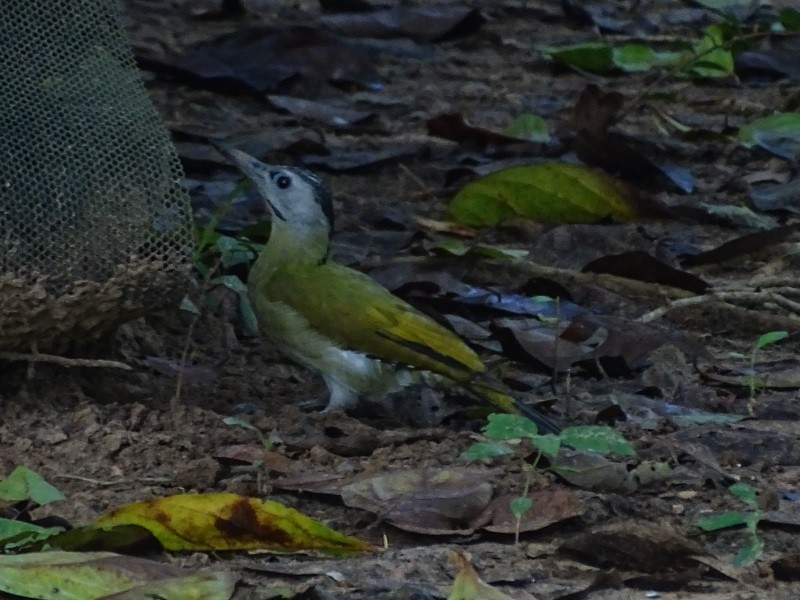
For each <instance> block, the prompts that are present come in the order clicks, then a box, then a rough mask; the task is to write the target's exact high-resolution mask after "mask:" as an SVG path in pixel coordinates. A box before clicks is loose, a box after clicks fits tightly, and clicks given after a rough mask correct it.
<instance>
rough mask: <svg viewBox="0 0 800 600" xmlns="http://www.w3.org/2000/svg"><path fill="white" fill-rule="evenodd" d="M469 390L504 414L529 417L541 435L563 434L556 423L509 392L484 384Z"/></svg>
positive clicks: (470, 387) (471, 385) (476, 385)
mask: <svg viewBox="0 0 800 600" xmlns="http://www.w3.org/2000/svg"><path fill="white" fill-rule="evenodd" d="M467 389H468V390H469V391H470V392H471V393H472V394H474V395H475V396H477V397H478V398H480V399H482V400H485V401H486V402H489V403H490V404H492V405H494V406H496V407H497V408H499V409H500V410H502V411H503V412H507V413H514V414H518V415H522V416H523V417H528V418H529V419H530V420H531V421H533V422H534V423H536V426H537V427H538V429H539V433H553V434H556V435H558V434H559V433H561V428H560V427H559V426H558V425H556V423H555V421H553V420H552V419H550V417H548V416H547V415H545V414H544V413H543V412H541V411H540V410H538V409H536V408H534V407H533V406H528V405H527V404H525V403H524V402H522V400H520V399H519V398H515V397H514V396H512V395H511V394H509V393H507V392H503V391H501V390H498V389H495V388H493V387H491V386H488V385H485V384H482V383H471V384H470V385H469V386H467Z"/></svg>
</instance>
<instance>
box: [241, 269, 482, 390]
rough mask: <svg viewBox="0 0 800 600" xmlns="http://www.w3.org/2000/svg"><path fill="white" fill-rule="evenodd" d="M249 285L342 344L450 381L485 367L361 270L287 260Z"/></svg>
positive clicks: (467, 377)
mask: <svg viewBox="0 0 800 600" xmlns="http://www.w3.org/2000/svg"><path fill="white" fill-rule="evenodd" d="M255 285H256V290H257V291H256V294H257V295H258V296H261V295H263V296H264V297H266V298H268V299H269V300H270V301H273V302H282V303H284V304H286V305H287V306H289V307H291V308H292V309H293V310H295V311H296V312H297V313H298V314H300V315H302V316H303V317H305V319H306V320H308V322H309V324H310V325H311V328H312V329H314V330H315V331H318V332H320V333H321V334H323V335H325V336H327V337H328V338H330V339H331V340H332V341H333V342H335V343H336V344H339V345H340V346H342V347H343V348H349V349H358V350H359V351H361V352H364V353H366V354H368V355H371V356H375V357H378V358H381V359H384V360H392V361H393V362H397V363H400V364H405V365H408V366H411V367H415V368H417V369H424V370H427V371H433V372H434V373H438V374H439V375H444V376H446V377H449V378H451V379H454V380H456V381H468V380H471V379H472V378H473V377H474V376H475V374H477V373H482V372H483V371H485V370H486V367H485V366H484V364H483V362H482V361H481V359H480V358H479V357H478V355H477V354H475V352H473V351H472V349H471V348H469V346H467V345H466V344H464V343H463V342H462V341H461V340H460V339H459V338H458V337H456V336H455V335H454V334H453V332H452V331H450V330H449V329H446V328H444V327H442V326H441V325H439V324H438V323H436V322H435V321H432V320H431V318H430V317H428V316H426V315H424V314H422V313H421V312H419V311H418V310H417V309H415V308H414V307H412V306H411V305H410V304H408V303H407V302H404V301H403V300H401V299H400V298H398V297H397V296H394V295H393V294H391V293H390V292H389V291H387V290H386V288H384V287H382V286H381V285H379V284H378V283H377V282H375V281H374V280H373V279H370V278H369V277H368V276H367V275H364V274H363V273H361V272H359V271H355V270H353V269H349V268H347V267H345V266H342V265H340V264H337V263H334V262H326V263H324V264H321V265H314V264H304V263H301V262H290V263H288V264H285V265H283V266H281V267H280V268H278V269H277V270H276V271H275V272H274V273H273V274H272V277H270V278H269V280H267V281H259V282H256V283H255Z"/></svg>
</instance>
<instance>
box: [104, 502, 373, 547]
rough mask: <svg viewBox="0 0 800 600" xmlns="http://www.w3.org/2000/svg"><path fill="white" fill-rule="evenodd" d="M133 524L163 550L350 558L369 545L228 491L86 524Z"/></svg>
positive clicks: (136, 507)
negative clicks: (303, 553)
mask: <svg viewBox="0 0 800 600" xmlns="http://www.w3.org/2000/svg"><path fill="white" fill-rule="evenodd" d="M122 525H138V526H140V527H143V528H145V529H147V530H148V531H150V532H151V533H152V534H153V536H154V537H155V538H156V539H158V541H159V542H160V543H161V545H162V546H163V547H164V549H165V550H179V551H184V550H189V551H211V550H268V551H273V552H300V551H306V550H318V551H321V552H326V553H328V554H335V555H341V554H350V553H355V552H361V551H365V550H371V549H373V547H372V546H371V545H370V544H368V543H367V542H364V541H362V540H359V539H358V538H354V537H351V536H348V535H344V534H342V533H339V532H337V531H334V530H333V529H330V528H329V527H326V526H325V525H323V524H322V523H320V522H319V521H315V520H314V519H311V518H309V517H307V516H305V515H303V514H302V513H300V512H298V511H296V510H294V509H292V508H288V507H286V506H284V505H282V504H279V503H278V502H273V501H271V500H261V499H259V498H251V497H247V496H240V495H238V494H230V493H212V494H178V495H175V496H167V497H165V498H154V499H152V500H144V501H141V502H135V503H133V504H127V505H125V506H122V507H120V508H118V509H116V510H114V511H112V512H110V513H108V514H106V515H103V516H101V517H98V518H97V519H96V520H95V521H94V522H93V523H92V524H91V525H90V527H91V528H95V529H109V528H113V527H117V526H122Z"/></svg>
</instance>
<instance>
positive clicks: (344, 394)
mask: <svg viewBox="0 0 800 600" xmlns="http://www.w3.org/2000/svg"><path fill="white" fill-rule="evenodd" d="M323 379H324V380H325V385H326V386H327V387H328V392H330V397H329V399H328V406H326V407H325V409H324V410H323V411H322V412H346V411H347V410H348V409H351V408H355V406H356V405H357V404H358V394H357V393H356V392H354V391H353V390H352V389H350V388H349V387H347V386H345V385H342V384H341V383H339V382H338V381H337V380H336V379H334V378H333V377H330V376H327V375H326V376H323Z"/></svg>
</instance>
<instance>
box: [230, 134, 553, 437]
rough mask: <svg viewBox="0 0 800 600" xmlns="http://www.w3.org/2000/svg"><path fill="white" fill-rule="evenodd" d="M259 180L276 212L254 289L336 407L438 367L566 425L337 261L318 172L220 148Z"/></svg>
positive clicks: (270, 328) (278, 341)
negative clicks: (500, 384) (492, 378)
mask: <svg viewBox="0 0 800 600" xmlns="http://www.w3.org/2000/svg"><path fill="white" fill-rule="evenodd" d="M217 147H218V149H219V150H220V151H221V152H222V153H223V154H225V155H226V156H227V157H228V158H230V159H231V160H232V161H233V162H234V163H235V164H236V165H237V166H238V167H239V168H240V169H241V170H242V171H243V172H244V173H245V175H247V176H248V177H249V178H250V179H251V180H252V181H253V182H254V183H255V185H256V187H257V188H258V191H259V192H260V194H261V195H262V196H263V197H264V199H265V200H266V202H267V204H268V206H269V208H270V211H271V212H272V231H271V234H270V239H269V241H268V243H267V245H266V246H265V248H264V250H263V251H262V253H261V254H260V255H259V257H258V259H257V260H256V263H255V264H254V265H253V268H252V269H251V272H250V275H249V280H248V292H249V296H250V300H251V302H252V304H253V308H254V310H255V312H256V315H257V317H258V320H259V324H260V326H261V328H262V331H263V333H264V335H265V336H266V337H268V338H270V339H271V340H272V341H273V343H274V344H275V345H276V346H277V348H278V349H279V350H280V351H282V352H283V353H284V354H285V355H287V356H288V357H290V358H291V359H293V360H295V361H296V362H298V363H300V364H302V365H304V366H306V367H308V368H310V369H312V370H314V371H316V372H318V373H319V374H321V375H322V376H323V378H324V379H325V382H326V384H327V386H328V389H329V391H330V394H331V397H330V401H329V405H328V406H329V408H347V407H348V406H351V405H352V404H353V402H355V401H356V400H357V399H358V397H359V396H373V397H375V398H378V399H380V398H382V397H384V396H386V395H388V394H390V393H394V392H397V391H400V390H402V389H403V388H405V387H407V386H408V385H409V384H411V383H413V382H415V381H418V380H419V376H418V374H419V373H432V374H435V375H436V376H440V377H443V378H445V379H447V380H450V381H452V382H454V383H458V384H459V385H461V386H462V387H463V388H464V389H466V390H467V391H469V392H470V393H471V394H472V395H474V396H476V397H478V398H482V399H483V400H485V401H487V402H489V403H491V404H493V405H495V406H497V407H498V408H500V409H501V410H503V411H506V412H521V413H523V414H525V415H526V416H528V417H530V418H532V419H533V420H535V421H536V422H537V423H538V424H539V426H540V428H541V429H543V430H545V431H549V432H555V431H558V427H557V426H556V425H555V424H554V423H553V422H552V421H550V420H549V419H548V418H547V417H545V416H544V415H543V414H542V413H540V412H539V411H538V410H536V409H534V408H531V407H528V406H526V405H524V404H522V403H521V402H519V401H518V400H517V399H516V398H514V397H513V396H512V395H510V394H508V393H507V392H505V391H502V390H499V389H497V388H496V386H495V385H494V384H492V383H491V382H487V381H485V377H484V375H485V372H486V366H485V365H484V363H483V362H482V361H481V359H480V357H478V355H477V354H476V353H475V352H474V351H473V350H472V349H471V348H470V347H469V346H467V345H466V344H465V343H464V342H463V341H462V340H461V339H460V338H459V337H458V336H457V335H455V334H454V333H453V332H452V331H450V330H449V329H447V328H445V327H443V326H441V325H439V324H438V323H436V322H435V321H433V320H432V319H431V318H430V317H428V316H426V315H424V314H423V313H421V312H419V311H418V310H416V309H415V308H414V307H412V306H411V305H410V304H408V303H406V302H404V301H403V300H401V299H400V298H398V297H397V296H394V295H393V294H391V293H390V292H389V291H388V290H387V289H386V288H384V287H382V286H381V285H379V284H378V283H377V282H376V281H374V280H373V279H371V278H369V277H368V276H367V275H364V274H363V273H360V272H358V271H355V270H354V269H350V268H348V267H345V266H343V265H340V264H337V263H335V262H332V261H328V260H327V257H328V246H329V243H330V232H331V228H332V220H333V213H332V205H331V200H330V196H329V192H328V191H327V187H325V185H324V184H323V183H322V182H321V180H319V179H318V178H317V177H316V176H314V175H313V174H311V173H309V172H307V171H303V170H302V169H294V168H291V167H282V166H275V165H265V164H263V163H260V162H258V161H257V160H256V159H254V158H252V157H250V156H248V155H247V154H244V153H243V152H239V151H238V150H234V149H232V148H228V147H226V146H221V145H218V146H217Z"/></svg>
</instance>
